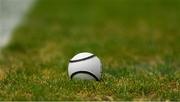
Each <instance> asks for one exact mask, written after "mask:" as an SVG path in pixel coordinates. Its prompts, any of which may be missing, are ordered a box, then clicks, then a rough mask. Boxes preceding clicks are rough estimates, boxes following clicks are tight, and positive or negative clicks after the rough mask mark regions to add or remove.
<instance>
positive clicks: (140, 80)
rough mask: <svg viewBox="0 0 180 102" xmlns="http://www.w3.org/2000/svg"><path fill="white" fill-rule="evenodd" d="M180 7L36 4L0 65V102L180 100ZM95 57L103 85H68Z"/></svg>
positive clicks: (81, 1) (107, 1)
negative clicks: (80, 61)
mask: <svg viewBox="0 0 180 102" xmlns="http://www.w3.org/2000/svg"><path fill="white" fill-rule="evenodd" d="M179 28H180V1H179V0H136V1H132V0H59V1H58V0H38V1H37V2H36V5H35V6H34V7H33V10H32V11H31V12H30V13H29V15H27V20H26V21H25V22H24V23H23V24H22V25H21V26H20V27H18V28H17V29H16V31H15V32H14V35H13V39H12V41H11V43H10V44H9V46H7V47H6V48H5V49H3V50H2V54H3V56H2V57H1V60H0V68H1V70H0V74H1V73H3V74H1V75H0V100H176V101H177V100H179V99H180V91H179V90H180V85H179V83H180V69H179V67H180V53H179V52H180V46H179V45H180V29H179ZM84 51H86V52H92V53H94V54H96V55H97V56H98V57H100V59H101V60H102V63H103V79H102V81H100V82H95V81H77V80H75V81H70V80H69V78H68V76H67V65H68V60H69V59H70V58H71V57H72V56H74V55H75V54H77V53H80V52H84Z"/></svg>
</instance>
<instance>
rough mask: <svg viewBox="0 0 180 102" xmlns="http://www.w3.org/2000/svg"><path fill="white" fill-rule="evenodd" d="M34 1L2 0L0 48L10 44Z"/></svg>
mask: <svg viewBox="0 0 180 102" xmlns="http://www.w3.org/2000/svg"><path fill="white" fill-rule="evenodd" d="M33 3H34V0H0V48H2V47H4V46H6V45H7V44H8V42H9V41H10V38H11V36H12V33H13V31H14V29H15V28H16V27H17V26H18V25H19V24H20V23H21V22H22V21H23V18H24V16H25V14H26V13H27V12H28V11H29V9H30V8H31V6H32V5H33Z"/></svg>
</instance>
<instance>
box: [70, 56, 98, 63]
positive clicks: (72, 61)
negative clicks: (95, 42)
mask: <svg viewBox="0 0 180 102" xmlns="http://www.w3.org/2000/svg"><path fill="white" fill-rule="evenodd" d="M93 57H95V55H91V56H89V57H86V58H82V59H78V60H70V61H69V62H70V63H74V62H80V61H84V60H87V59H90V58H93Z"/></svg>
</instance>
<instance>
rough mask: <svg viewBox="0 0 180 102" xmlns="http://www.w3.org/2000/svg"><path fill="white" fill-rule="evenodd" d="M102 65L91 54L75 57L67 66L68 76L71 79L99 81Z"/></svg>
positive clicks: (80, 54) (81, 54)
mask: <svg viewBox="0 0 180 102" xmlns="http://www.w3.org/2000/svg"><path fill="white" fill-rule="evenodd" d="M101 73H102V64H101V61H100V59H99V58H98V57H97V56H95V55H94V54H91V53H87V52H84V53H79V54H77V55H75V56H74V57H73V58H72V59H71V60H70V61H69V65H68V74H69V77H70V78H71V79H83V80H97V81H98V80H100V78H101Z"/></svg>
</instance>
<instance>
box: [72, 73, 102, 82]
mask: <svg viewBox="0 0 180 102" xmlns="http://www.w3.org/2000/svg"><path fill="white" fill-rule="evenodd" d="M80 73H83V74H89V75H90V76H92V77H93V78H94V79H96V81H99V79H98V78H97V77H96V76H95V75H94V74H92V73H91V72H88V71H78V72H75V73H73V74H72V75H71V79H72V78H73V77H74V76H75V75H76V74H80Z"/></svg>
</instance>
